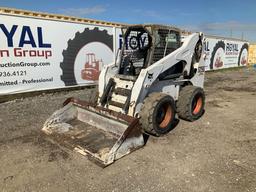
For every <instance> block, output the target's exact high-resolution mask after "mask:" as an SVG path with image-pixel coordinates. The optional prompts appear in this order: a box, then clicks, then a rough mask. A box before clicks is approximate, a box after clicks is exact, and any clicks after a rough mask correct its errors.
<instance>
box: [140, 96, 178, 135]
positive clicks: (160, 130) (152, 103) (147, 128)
mask: <svg viewBox="0 0 256 192" xmlns="http://www.w3.org/2000/svg"><path fill="white" fill-rule="evenodd" d="M175 114H176V110H175V102H174V100H173V98H172V97H171V96H170V95H166V94H164V93H151V94H150V95H149V96H148V97H147V98H146V99H145V100H144V102H143V105H142V108H141V112H140V123H141V125H142V128H143V130H144V132H145V133H147V134H150V135H154V136H161V135H164V134H166V133H168V132H169V131H170V130H172V129H173V128H174V127H175V125H176V119H175Z"/></svg>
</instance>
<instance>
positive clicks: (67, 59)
mask: <svg viewBox="0 0 256 192" xmlns="http://www.w3.org/2000/svg"><path fill="white" fill-rule="evenodd" d="M92 42H101V43H103V44H105V45H106V46H108V47H109V48H110V49H111V50H112V51H113V36H112V35H109V34H108V33H107V30H103V31H100V30H99V28H98V27H95V28H94V29H93V30H90V29H89V28H85V30H84V31H83V32H82V33H80V32H77V33H76V35H75V38H74V39H72V40H71V39H70V40H69V41H68V48H67V49H66V50H63V52H62V55H63V62H61V63H60V68H61V69H62V75H61V77H60V78H61V80H62V81H63V82H64V83H65V86H72V85H77V82H76V78H75V73H74V65H75V59H76V56H77V54H78V52H79V51H80V49H81V48H83V47H84V46H85V45H86V44H88V43H92Z"/></svg>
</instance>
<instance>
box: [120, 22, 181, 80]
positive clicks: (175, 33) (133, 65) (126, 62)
mask: <svg viewBox="0 0 256 192" xmlns="http://www.w3.org/2000/svg"><path fill="white" fill-rule="evenodd" d="M122 34H123V41H124V43H123V46H122V52H121V65H120V71H119V74H121V75H128V76H135V77H136V76H138V75H139V74H140V71H141V69H143V68H147V67H148V66H150V65H152V64H153V63H155V62H157V61H159V60H160V59H162V58H163V57H165V56H167V55H168V54H170V53H172V52H173V51H174V50H176V49H177V48H179V47H180V46H181V38H180V31H179V29H177V28H174V27H170V26H162V25H132V26H128V27H124V28H122Z"/></svg>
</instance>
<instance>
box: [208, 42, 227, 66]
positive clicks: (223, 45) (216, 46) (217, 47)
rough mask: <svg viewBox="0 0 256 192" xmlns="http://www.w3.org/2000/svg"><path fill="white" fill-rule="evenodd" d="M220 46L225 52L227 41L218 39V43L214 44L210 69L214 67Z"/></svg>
mask: <svg viewBox="0 0 256 192" xmlns="http://www.w3.org/2000/svg"><path fill="white" fill-rule="evenodd" d="M219 48H222V49H223V50H224V52H225V43H224V41H218V42H217V43H216V45H215V46H214V48H213V51H212V55H211V61H210V69H213V65H214V63H213V62H214V56H215V54H216V51H217V50H218V49H219Z"/></svg>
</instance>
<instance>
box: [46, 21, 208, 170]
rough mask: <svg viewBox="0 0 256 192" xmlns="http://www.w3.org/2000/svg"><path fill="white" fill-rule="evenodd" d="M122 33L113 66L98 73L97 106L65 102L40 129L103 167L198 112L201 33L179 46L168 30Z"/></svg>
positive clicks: (72, 100) (142, 27) (148, 28)
mask: <svg viewBox="0 0 256 192" xmlns="http://www.w3.org/2000/svg"><path fill="white" fill-rule="evenodd" d="M122 33H123V42H124V44H123V46H122V50H120V51H119V52H118V55H117V58H116V61H115V62H114V63H112V64H109V65H106V66H104V68H103V69H102V71H101V73H100V76H99V88H98V101H97V102H96V103H89V102H86V101H81V100H79V99H76V98H70V99H68V100H66V101H65V102H64V107H63V108H62V109H60V110H58V111H56V112H55V113H54V114H53V115H52V116H51V117H50V118H49V119H48V120H47V121H46V122H45V124H44V127H43V129H42V130H43V131H44V132H45V133H46V134H47V135H49V136H50V138H51V140H53V141H54V142H55V143H58V144H59V145H60V146H65V147H68V148H70V149H72V150H75V151H77V152H79V153H81V154H83V155H86V156H88V157H89V159H93V160H94V161H95V162H97V163H99V164H100V165H102V166H103V167H104V166H107V165H109V164H111V163H113V162H114V161H115V160H116V159H119V158H121V157H123V156H124V155H127V154H129V153H130V152H132V151H134V150H136V149H138V148H140V147H142V146H143V145H144V144H145V140H144V136H145V135H154V136H161V135H164V134H166V133H168V132H169V131H170V130H171V129H173V128H174V126H175V125H176V124H177V119H178V118H181V119H184V120H188V121H194V120H196V119H198V118H200V117H201V116H202V115H203V113H204V103H205V101H204V100H205V95H204V91H203V83H204V59H203V48H202V47H203V35H202V34H201V33H194V34H191V35H190V36H188V37H186V38H185V39H184V41H181V33H180V30H179V29H177V28H175V27H170V26H162V25H131V26H128V27H123V28H122Z"/></svg>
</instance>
